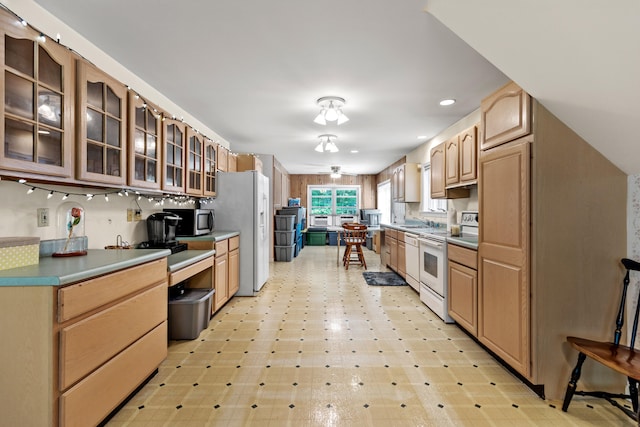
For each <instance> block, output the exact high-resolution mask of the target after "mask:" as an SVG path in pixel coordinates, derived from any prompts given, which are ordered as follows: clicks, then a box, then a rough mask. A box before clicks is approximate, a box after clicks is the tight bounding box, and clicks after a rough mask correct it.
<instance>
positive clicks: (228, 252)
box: [183, 236, 240, 315]
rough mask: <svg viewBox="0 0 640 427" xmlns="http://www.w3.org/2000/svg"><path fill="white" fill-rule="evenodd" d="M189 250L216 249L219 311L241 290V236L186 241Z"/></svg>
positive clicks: (215, 284) (216, 304) (215, 297)
mask: <svg viewBox="0 0 640 427" xmlns="http://www.w3.org/2000/svg"><path fill="white" fill-rule="evenodd" d="M183 242H184V243H187V245H188V247H189V249H208V250H209V249H215V251H216V253H215V257H214V259H213V285H212V287H213V289H215V293H214V294H213V304H212V305H211V314H212V315H213V314H214V313H215V312H216V311H218V310H219V309H220V308H221V307H222V306H223V305H224V304H225V303H226V302H227V301H229V300H230V299H231V297H233V296H234V295H235V294H236V292H238V289H239V288H240V236H232V237H229V238H227V239H220V240H216V241H213V240H200V239H197V240H184V241H183Z"/></svg>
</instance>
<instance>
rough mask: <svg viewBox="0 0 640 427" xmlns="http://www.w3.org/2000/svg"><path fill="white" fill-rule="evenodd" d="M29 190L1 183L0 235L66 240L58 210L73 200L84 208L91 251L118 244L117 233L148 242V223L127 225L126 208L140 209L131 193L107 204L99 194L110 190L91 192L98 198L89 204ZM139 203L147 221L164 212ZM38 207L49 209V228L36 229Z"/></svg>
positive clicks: (113, 197) (62, 188)
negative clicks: (59, 223)
mask: <svg viewBox="0 0 640 427" xmlns="http://www.w3.org/2000/svg"><path fill="white" fill-rule="evenodd" d="M34 185H37V186H38V187H42V188H46V189H47V190H56V191H63V192H70V193H81V192H83V191H86V192H88V191H89V190H87V189H82V188H80V187H66V186H59V185H48V184H34ZM30 188H31V187H30V186H29V185H23V184H19V183H17V182H15V181H8V180H1V181H0V200H2V203H0V219H1V220H0V236H2V237H10V236H37V237H40V240H48V239H59V238H63V237H65V236H64V228H62V230H61V229H60V228H59V227H57V222H58V216H57V211H58V208H59V207H60V205H62V204H64V203H66V202H70V201H72V202H76V203H79V204H80V205H81V206H82V207H83V208H84V209H85V234H86V235H87V237H88V239H89V248H90V249H103V248H104V247H105V246H107V245H115V244H116V236H117V235H118V234H119V235H121V236H122V239H123V240H125V241H128V242H129V243H130V244H134V243H140V242H143V241H146V240H147V228H146V221H144V220H143V221H132V222H127V209H128V208H132V209H137V208H138V205H137V204H136V201H137V200H136V198H135V197H134V196H133V195H131V194H130V195H129V197H126V196H123V197H119V196H118V195H116V194H111V195H109V201H108V202H107V201H105V199H104V196H100V195H99V194H102V193H104V192H105V191H108V190H106V189H105V190H99V189H92V190H90V191H91V192H93V193H95V194H97V196H95V197H94V198H93V200H91V201H88V200H87V198H86V197H85V196H73V195H72V196H69V198H68V199H67V200H65V201H63V200H62V196H63V195H64V194H61V193H56V194H54V195H53V197H51V198H50V199H47V195H48V194H49V192H48V191H44V190H38V189H37V190H36V191H34V192H33V193H32V194H27V191H28V190H29V189H30ZM138 204H139V205H140V207H141V208H142V217H143V219H146V218H147V217H148V216H149V215H150V214H152V213H153V212H157V211H159V210H161V207H158V206H155V202H153V203H150V202H149V201H148V199H146V198H142V199H141V200H140V201H138ZM166 207H169V205H167V206H166ZM38 208H49V226H48V227H38V226H37V215H36V210H37V209H38Z"/></svg>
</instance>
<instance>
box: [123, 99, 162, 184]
mask: <svg viewBox="0 0 640 427" xmlns="http://www.w3.org/2000/svg"><path fill="white" fill-rule="evenodd" d="M128 122H129V151H128V164H129V185H130V186H132V187H140V188H150V189H155V190H159V189H160V166H161V164H160V151H161V150H160V146H159V142H160V129H161V123H162V122H161V114H160V112H159V111H158V109H157V108H156V107H155V106H153V105H151V104H149V103H148V102H147V101H145V100H144V99H142V98H140V97H139V96H137V95H136V94H134V93H133V92H129V117H128Z"/></svg>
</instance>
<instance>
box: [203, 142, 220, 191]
mask: <svg viewBox="0 0 640 427" xmlns="http://www.w3.org/2000/svg"><path fill="white" fill-rule="evenodd" d="M217 145H218V144H216V143H215V142H213V141H212V140H210V139H206V140H205V141H204V173H203V181H204V182H203V185H202V186H203V195H204V196H215V195H216V171H217V166H216V160H217V158H218V150H217Z"/></svg>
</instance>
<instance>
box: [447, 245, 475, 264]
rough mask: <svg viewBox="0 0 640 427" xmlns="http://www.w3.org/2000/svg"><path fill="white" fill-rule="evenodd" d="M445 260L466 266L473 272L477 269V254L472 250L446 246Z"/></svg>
mask: <svg viewBox="0 0 640 427" xmlns="http://www.w3.org/2000/svg"><path fill="white" fill-rule="evenodd" d="M447 258H449V260H450V261H455V262H457V263H458V264H462V265H466V266H467V267H469V268H472V269H474V270H477V269H478V252H477V251H474V250H473V249H468V248H463V247H462V246H457V245H452V244H451V243H449V244H448V245H447Z"/></svg>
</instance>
